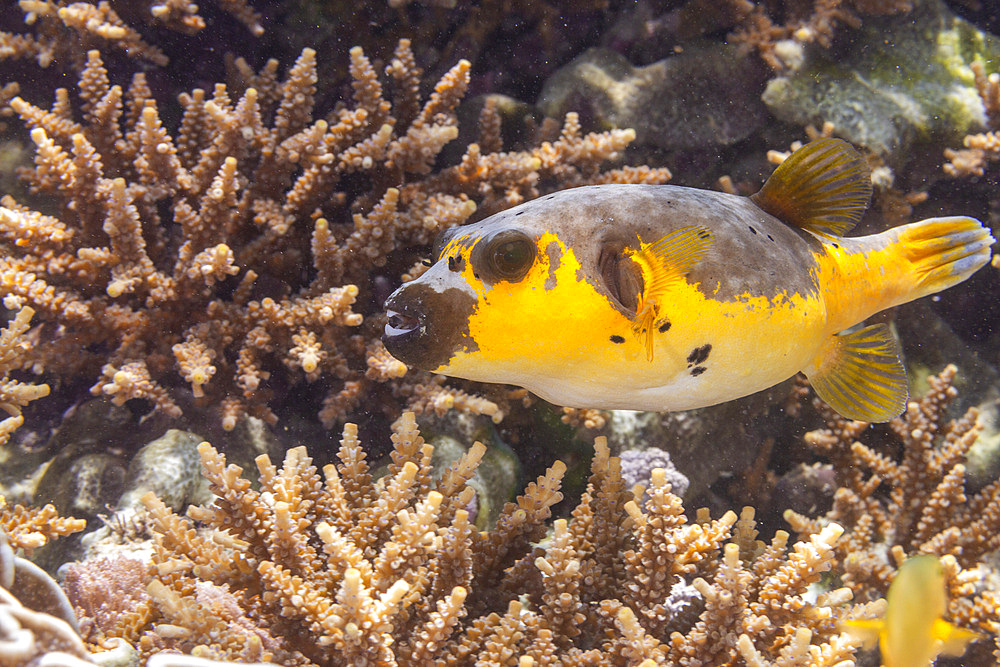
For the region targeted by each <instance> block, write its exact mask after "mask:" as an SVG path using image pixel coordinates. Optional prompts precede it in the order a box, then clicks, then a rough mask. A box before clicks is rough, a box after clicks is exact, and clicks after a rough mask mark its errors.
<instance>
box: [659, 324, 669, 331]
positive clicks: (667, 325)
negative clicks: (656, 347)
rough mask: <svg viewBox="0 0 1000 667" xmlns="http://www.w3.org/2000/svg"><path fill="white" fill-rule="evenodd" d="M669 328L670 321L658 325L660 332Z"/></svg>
mask: <svg viewBox="0 0 1000 667" xmlns="http://www.w3.org/2000/svg"><path fill="white" fill-rule="evenodd" d="M669 328H670V322H664V323H663V324H661V325H660V326H659V330H660V333H666V331H667V329H669Z"/></svg>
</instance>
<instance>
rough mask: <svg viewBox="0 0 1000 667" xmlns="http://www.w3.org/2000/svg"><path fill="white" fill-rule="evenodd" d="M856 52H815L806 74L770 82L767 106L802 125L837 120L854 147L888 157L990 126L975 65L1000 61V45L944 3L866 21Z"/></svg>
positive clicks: (926, 0) (855, 37) (925, 1)
mask: <svg viewBox="0 0 1000 667" xmlns="http://www.w3.org/2000/svg"><path fill="white" fill-rule="evenodd" d="M850 39H851V40H852V41H851V43H850V44H849V45H845V46H844V47H843V48H839V49H823V48H820V47H819V46H816V45H811V46H809V47H808V48H807V49H806V50H805V54H804V56H805V58H804V61H803V63H802V65H801V67H800V68H799V69H798V70H797V71H795V72H794V73H792V74H790V75H788V76H780V77H777V78H775V79H772V80H771V81H770V82H769V83H768V84H767V88H766V90H765V91H764V95H763V100H764V102H765V103H766V104H767V107H768V108H769V109H770V110H771V113H773V114H774V115H775V116H777V117H778V118H779V119H781V120H783V121H786V122H789V123H794V124H797V125H806V124H812V125H815V126H816V127H819V126H821V125H822V124H823V123H824V122H825V121H829V122H831V123H833V125H834V127H835V128H836V133H837V135H838V136H841V137H843V138H845V139H847V140H848V141H850V142H851V143H853V144H855V145H859V146H864V147H866V148H868V149H870V150H872V151H875V152H876V153H879V154H880V155H882V156H884V157H888V156H890V155H899V154H900V153H901V152H905V151H906V150H907V148H908V147H909V146H910V145H911V144H912V143H914V142H916V141H927V140H929V139H931V138H935V139H939V140H942V141H947V142H948V143H951V144H955V143H959V140H960V139H961V138H962V137H963V136H964V135H965V134H967V133H969V132H970V131H977V130H979V129H980V128H982V127H983V124H984V122H985V116H984V110H983V105H982V102H981V100H980V99H979V95H978V94H977V92H976V88H975V85H974V82H973V75H972V70H971V69H970V68H969V64H970V63H971V62H973V61H974V60H977V59H979V60H984V61H986V62H987V63H988V62H990V61H993V62H996V60H997V58H1000V41H998V40H997V38H995V37H992V36H990V35H988V34H986V33H983V32H981V31H980V30H978V29H977V28H976V27H975V26H973V25H972V24H970V23H968V22H967V21H965V20H964V19H961V18H959V17H957V16H955V15H954V14H953V13H952V12H951V11H950V10H949V9H948V8H947V7H946V6H945V5H944V3H943V2H941V1H940V0H919V1H918V2H914V8H913V11H911V12H909V13H906V14H896V15H892V16H886V17H866V18H865V20H864V22H863V24H862V26H861V27H860V28H859V29H857V30H855V31H853V32H851V33H850Z"/></svg>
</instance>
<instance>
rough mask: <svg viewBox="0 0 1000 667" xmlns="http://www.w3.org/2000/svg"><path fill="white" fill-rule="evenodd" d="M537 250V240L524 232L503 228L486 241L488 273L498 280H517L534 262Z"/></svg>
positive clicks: (485, 254) (485, 251)
mask: <svg viewBox="0 0 1000 667" xmlns="http://www.w3.org/2000/svg"><path fill="white" fill-rule="evenodd" d="M535 250H536V249H535V242H534V241H533V240H532V239H531V238H530V237H529V236H528V235H527V234H525V233H524V232H519V231H517V230H512V229H508V230H503V231H501V232H499V233H498V234H496V235H495V236H493V237H492V238H490V239H488V240H487V241H486V243H485V250H484V253H483V256H484V258H485V259H486V267H485V268H486V269H487V270H486V273H487V274H488V275H489V276H490V277H491V278H494V279H496V280H506V281H509V282H517V281H518V280H521V279H522V278H524V276H525V275H526V274H527V273H528V269H530V268H531V265H532V264H533V263H534V261H535Z"/></svg>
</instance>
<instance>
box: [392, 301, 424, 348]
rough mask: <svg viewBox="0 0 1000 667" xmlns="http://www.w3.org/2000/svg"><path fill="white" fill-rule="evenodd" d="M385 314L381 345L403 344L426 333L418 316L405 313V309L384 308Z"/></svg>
mask: <svg viewBox="0 0 1000 667" xmlns="http://www.w3.org/2000/svg"><path fill="white" fill-rule="evenodd" d="M385 314H386V317H387V318H388V321H387V322H386V323H385V329H384V330H383V332H382V342H383V343H386V344H388V343H390V341H391V342H393V343H395V342H405V341H406V340H408V339H410V338H413V337H416V336H420V335H423V334H424V333H425V332H426V329H427V327H426V326H425V325H424V324H423V319H422V318H421V317H420V316H419V315H414V314H412V313H408V312H405V309H400V310H395V309H393V308H386V311H385Z"/></svg>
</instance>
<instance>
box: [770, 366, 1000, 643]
mask: <svg viewBox="0 0 1000 667" xmlns="http://www.w3.org/2000/svg"><path fill="white" fill-rule="evenodd" d="M956 372H957V369H956V367H955V366H951V365H949V366H948V367H946V368H945V369H944V370H943V371H942V372H941V373H940V374H939V375H937V376H935V377H931V378H929V384H930V389H929V391H928V392H927V394H925V395H924V396H923V397H922V398H921V399H920V400H918V401H912V402H911V403H910V404H909V406H908V407H907V410H906V412H905V413H904V414H903V415H902V416H901V417H899V418H897V419H895V420H893V421H892V422H891V423H890V425H889V426H890V429H891V431H892V433H893V434H894V435H895V437H896V438H897V440H898V447H899V450H900V451H899V453H898V454H893V453H892V448H886V447H885V446H884V445H883V446H878V445H866V444H864V443H862V442H860V441H859V438H860V437H861V436H862V434H864V433H865V432H866V431H867V430H868V429H869V425H868V424H866V423H864V422H849V421H847V420H844V419H843V418H841V417H839V416H838V415H836V414H835V413H833V412H832V411H831V410H829V408H826V407H825V406H821V411H822V413H823V415H824V417H825V419H826V420H827V427H826V428H824V429H821V430H818V431H813V432H810V433H808V434H807V435H806V443H807V444H808V445H809V446H810V447H811V448H812V449H813V450H814V451H816V452H818V453H820V454H822V455H823V456H825V457H828V458H830V459H831V460H832V462H833V464H834V466H833V469H834V471H835V472H836V475H837V483H838V485H839V488H838V489H837V491H836V493H835V495H834V504H833V508H832V509H831V510H830V511H829V512H828V513H827V514H826V515H825V516H823V517H819V518H809V517H806V516H803V515H801V514H798V513H796V512H793V511H790V510H789V511H788V512H786V513H785V518H786V519H787V520H788V521H789V523H790V524H791V525H792V527H793V528H794V529H795V530H796V531H797V532H799V533H800V534H801V535H804V536H805V535H813V534H816V533H817V532H818V531H820V530H822V529H823V526H824V525H826V524H827V523H828V522H836V523H838V524H840V525H843V526H844V527H845V528H846V529H847V532H846V534H845V536H844V538H843V539H842V540H841V541H840V542H838V544H837V546H836V551H837V553H838V557H839V560H840V568H839V569H840V576H841V579H842V581H843V582H844V584H845V585H846V586H848V587H849V588H851V589H852V590H853V591H854V593H855V595H856V596H857V597H858V598H860V599H862V600H864V599H875V598H878V597H880V596H883V595H885V593H886V591H887V590H888V587H889V583H890V582H891V580H892V578H893V576H894V575H895V572H896V569H897V568H898V567H899V565H901V564H902V562H903V560H904V559H905V558H906V556H908V555H912V554H916V553H930V554H935V555H937V556H940V557H941V558H942V563H943V564H944V565H945V574H946V578H947V581H948V586H949V594H950V598H951V599H950V603H949V614H950V616H951V617H952V618H954V619H956V620H957V621H958V622H960V623H964V624H965V625H969V626H972V627H974V628H976V629H979V630H982V631H985V632H987V633H990V634H995V631H996V629H997V628H998V627H1000V612H998V609H1000V607H997V605H996V591H985V592H984V591H981V590H978V589H977V588H976V587H975V586H974V585H972V583H971V582H974V581H977V580H978V579H979V578H980V575H979V574H978V573H977V570H976V568H978V567H979V566H980V565H981V564H982V562H983V560H984V558H985V557H986V555H987V554H990V553H992V552H994V551H996V550H997V549H998V548H1000V480H996V481H994V482H993V483H991V484H988V485H987V486H985V487H984V488H982V489H980V490H979V491H978V492H976V493H970V492H969V491H968V490H967V489H966V488H965V460H966V455H967V454H968V451H969V449H970V447H972V445H973V444H974V443H975V441H976V438H977V436H978V434H979V430H980V425H979V424H978V422H977V417H978V411H977V410H976V409H975V408H970V409H969V410H968V411H967V412H966V413H965V415H964V416H962V417H961V418H959V419H955V420H950V421H949V420H947V407H948V405H949V403H950V402H951V401H952V400H954V398H955V396H956V395H957V391H956V390H955V388H954V387H953V381H954V378H955V374H956ZM998 650H1000V644H998Z"/></svg>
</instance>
